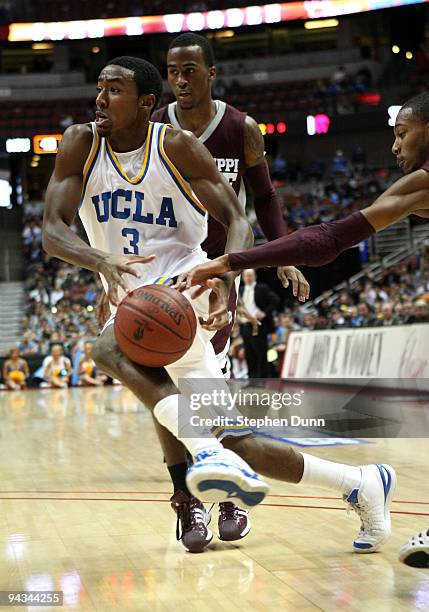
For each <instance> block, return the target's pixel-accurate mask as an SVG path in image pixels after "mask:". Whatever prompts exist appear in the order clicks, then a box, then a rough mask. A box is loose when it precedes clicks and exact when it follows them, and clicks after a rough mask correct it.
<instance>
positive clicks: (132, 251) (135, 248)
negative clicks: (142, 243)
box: [122, 227, 140, 255]
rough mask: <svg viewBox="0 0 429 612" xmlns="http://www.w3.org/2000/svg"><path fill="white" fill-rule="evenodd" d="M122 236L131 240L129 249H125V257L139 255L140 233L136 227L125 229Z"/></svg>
mask: <svg viewBox="0 0 429 612" xmlns="http://www.w3.org/2000/svg"><path fill="white" fill-rule="evenodd" d="M122 236H123V237H124V238H127V239H128V240H129V247H131V248H129V247H124V253H125V255H138V254H139V238H140V236H139V232H138V230H136V229H135V228H134V227H124V229H123V230H122Z"/></svg>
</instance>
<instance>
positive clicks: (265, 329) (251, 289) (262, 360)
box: [240, 269, 279, 378]
mask: <svg viewBox="0 0 429 612" xmlns="http://www.w3.org/2000/svg"><path fill="white" fill-rule="evenodd" d="M242 278H243V285H242V286H241V287H240V295H241V297H242V299H243V304H244V307H245V308H246V310H247V312H248V313H249V314H250V316H251V317H252V319H256V320H257V321H259V323H260V325H259V326H258V328H257V330H256V331H257V333H256V334H254V325H253V323H252V322H249V323H244V324H242V325H241V326H240V332H241V334H242V336H243V341H244V348H245V352H246V361H247V366H248V370H249V378H268V376H269V372H270V370H269V364H268V361H267V351H268V340H267V336H268V334H270V333H271V332H272V331H273V319H272V316H273V311H274V310H275V309H276V308H277V306H278V303H279V299H278V297H277V295H276V294H275V293H274V292H273V291H272V290H271V289H270V288H269V287H268V285H265V284H263V283H259V282H256V272H255V270H251V269H249V270H244V272H243V276H242Z"/></svg>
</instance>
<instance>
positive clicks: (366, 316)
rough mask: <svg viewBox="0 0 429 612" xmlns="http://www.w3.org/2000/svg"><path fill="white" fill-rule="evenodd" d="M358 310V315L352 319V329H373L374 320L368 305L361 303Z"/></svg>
mask: <svg viewBox="0 0 429 612" xmlns="http://www.w3.org/2000/svg"><path fill="white" fill-rule="evenodd" d="M356 310H357V313H356V315H355V316H353V317H352V319H351V325H352V327H371V325H372V324H373V321H374V318H373V316H372V315H371V313H370V311H369V308H368V304H366V303H365V302H359V304H358V305H357V309H356Z"/></svg>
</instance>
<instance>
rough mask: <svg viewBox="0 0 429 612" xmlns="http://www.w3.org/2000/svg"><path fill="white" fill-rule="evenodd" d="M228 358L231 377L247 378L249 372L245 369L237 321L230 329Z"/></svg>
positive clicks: (244, 356)
mask: <svg viewBox="0 0 429 612" xmlns="http://www.w3.org/2000/svg"><path fill="white" fill-rule="evenodd" d="M237 318H238V317H237ZM229 358H230V361H231V370H232V377H233V378H236V379H242V378H248V376H249V372H248V369H247V362H246V353H245V350H244V342H243V338H242V336H241V334H240V325H239V323H238V322H236V323H235V325H234V328H233V330H232V334H231V346H230V349H229Z"/></svg>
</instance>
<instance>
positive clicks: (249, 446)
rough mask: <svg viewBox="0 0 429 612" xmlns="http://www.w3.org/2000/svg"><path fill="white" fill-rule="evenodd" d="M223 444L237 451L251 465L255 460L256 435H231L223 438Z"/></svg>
mask: <svg viewBox="0 0 429 612" xmlns="http://www.w3.org/2000/svg"><path fill="white" fill-rule="evenodd" d="M222 445H223V446H224V447H225V448H228V449H229V450H232V451H234V453H237V455H239V456H240V457H241V458H242V459H244V461H246V462H247V463H248V464H249V465H250V466H252V462H253V461H254V460H255V438H254V436H240V437H234V436H229V437H227V438H224V439H223V440H222Z"/></svg>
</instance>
